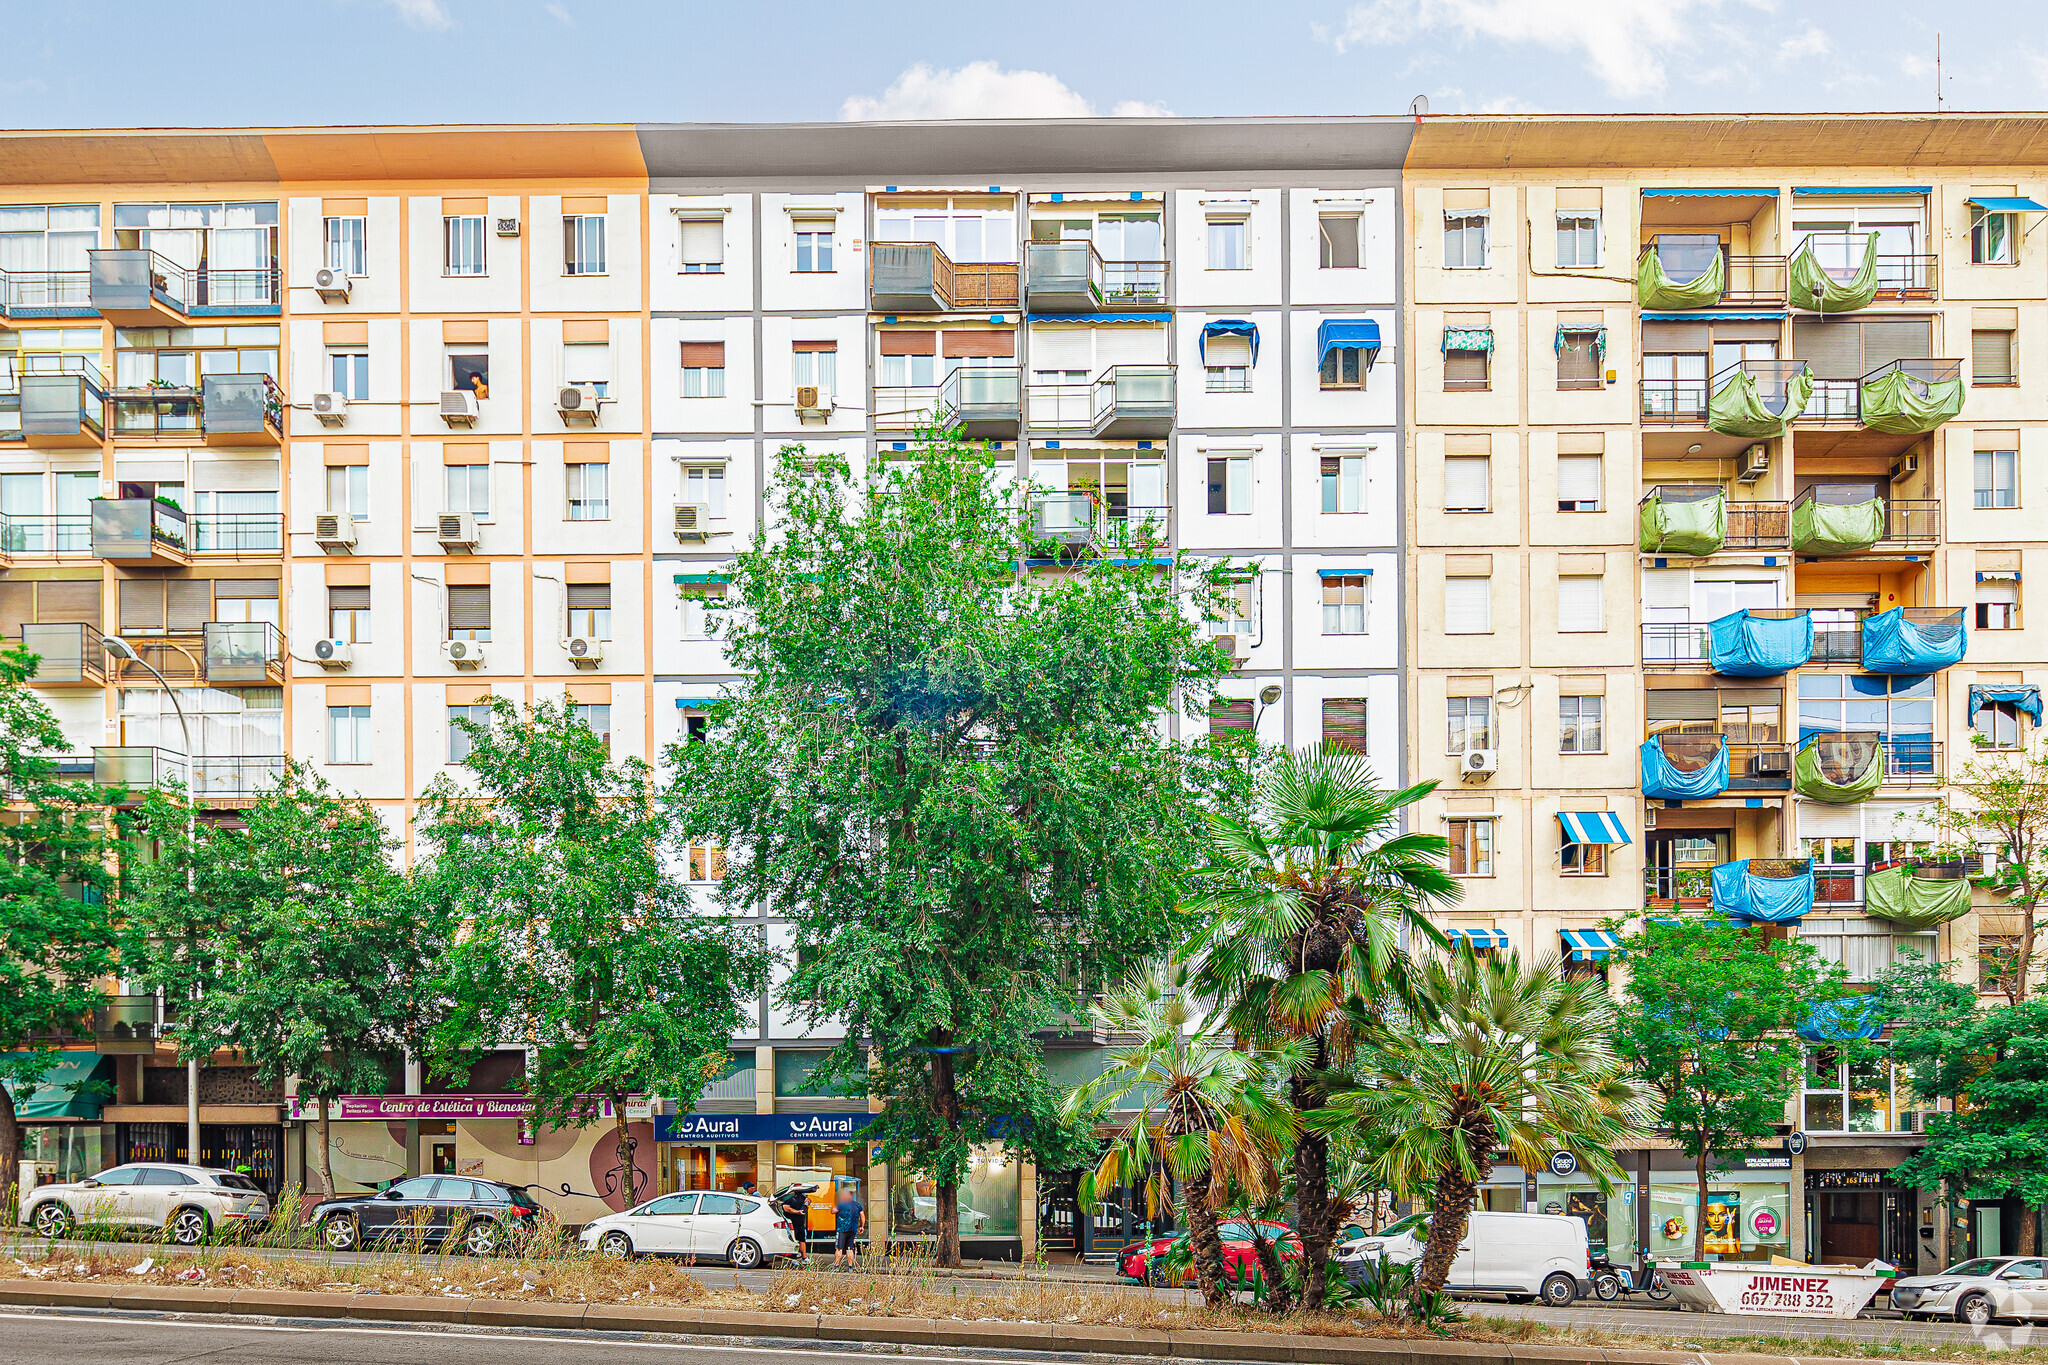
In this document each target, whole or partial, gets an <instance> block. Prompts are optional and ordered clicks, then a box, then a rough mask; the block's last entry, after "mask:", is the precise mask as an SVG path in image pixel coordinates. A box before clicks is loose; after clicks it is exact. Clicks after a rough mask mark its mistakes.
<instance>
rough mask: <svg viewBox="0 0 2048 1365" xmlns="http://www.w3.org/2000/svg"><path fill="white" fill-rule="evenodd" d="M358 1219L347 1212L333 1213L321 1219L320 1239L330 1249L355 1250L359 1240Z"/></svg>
mask: <svg viewBox="0 0 2048 1365" xmlns="http://www.w3.org/2000/svg"><path fill="white" fill-rule="evenodd" d="M358 1236H359V1234H358V1230H357V1228H356V1220H355V1219H354V1217H352V1216H351V1215H349V1214H346V1213H333V1214H329V1215H328V1216H327V1217H325V1218H323V1219H321V1220H320V1240H321V1241H323V1242H325V1243H326V1244H327V1249H328V1250H329V1251H354V1250H355V1249H356V1242H357V1240H358Z"/></svg>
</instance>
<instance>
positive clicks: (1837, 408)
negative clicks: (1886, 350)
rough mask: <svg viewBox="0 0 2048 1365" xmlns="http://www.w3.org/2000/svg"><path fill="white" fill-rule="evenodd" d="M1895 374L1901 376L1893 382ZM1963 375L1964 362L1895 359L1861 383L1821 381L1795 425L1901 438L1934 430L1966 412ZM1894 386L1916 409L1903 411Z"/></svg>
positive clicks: (1860, 381)
mask: <svg viewBox="0 0 2048 1365" xmlns="http://www.w3.org/2000/svg"><path fill="white" fill-rule="evenodd" d="M1894 374H1897V375H1899V376H1901V378H1900V379H1898V380H1891V379H1890V376H1892V375H1894ZM1962 374H1963V362H1962V361H1960V360H1894V361H1892V362H1891V363H1890V364H1887V365H1880V366H1878V367H1877V368H1876V369H1874V370H1872V371H1871V372H1870V373H1868V374H1866V375H1864V376H1863V377H1862V378H1860V379H1821V378H1817V377H1816V378H1815V379H1814V381H1813V396H1812V397H1811V398H1809V399H1808V400H1807V403H1806V410H1805V411H1804V412H1802V413H1800V414H1799V416H1798V417H1796V418H1795V419H1794V421H1795V422H1796V423H1798V424H1799V425H1802V426H1816V425H1836V426H1840V425H1844V424H1854V425H1857V426H1868V427H1870V428H1871V429H1872V430H1878V431H1888V432H1895V433H1897V434H1902V435H1913V434H1918V433H1922V432H1927V431H1932V430H1934V429H1935V428H1936V427H1938V426H1940V425H1941V424H1942V423H1943V422H1945V421H1947V420H1948V419H1949V418H1951V417H1953V416H1955V414H1956V413H1957V412H1959V411H1960V410H1961V409H1962V402H1963V384H1962ZM1891 388H1898V389H1901V390H1902V391H1903V392H1904V394H1905V395H1906V396H1907V399H1908V400H1909V401H1910V402H1911V403H1912V404H1913V405H1914V409H1913V410H1912V411H1901V410H1900V409H1901V407H1902V403H1901V402H1900V400H1899V399H1897V398H1893V399H1890V400H1887V398H1886V397H1885V394H1886V393H1887V391H1888V390H1889V389H1891Z"/></svg>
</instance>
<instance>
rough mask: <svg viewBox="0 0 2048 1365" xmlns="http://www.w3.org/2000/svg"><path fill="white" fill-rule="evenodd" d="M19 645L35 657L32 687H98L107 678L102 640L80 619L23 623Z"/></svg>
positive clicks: (103, 642)
mask: <svg viewBox="0 0 2048 1365" xmlns="http://www.w3.org/2000/svg"><path fill="white" fill-rule="evenodd" d="M21 645H22V648H24V649H26V650H27V651H28V652H29V653H31V654H33V655H35V656H36V657H37V664H36V672H35V676H34V677H32V678H30V679H29V685H30V686H32V687H63V686H72V685H88V686H94V687H97V686H99V685H100V684H102V683H104V682H105V681H106V676H107V662H106V660H107V656H106V644H105V641H104V640H103V639H102V638H101V636H100V633H99V631H98V629H97V628H95V627H93V626H90V625H87V624H86V623H85V622H83V621H27V622H24V623H23V624H22V627H21Z"/></svg>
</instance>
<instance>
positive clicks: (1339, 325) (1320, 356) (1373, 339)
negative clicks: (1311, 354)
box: [1316, 318, 1380, 369]
mask: <svg viewBox="0 0 2048 1365" xmlns="http://www.w3.org/2000/svg"><path fill="white" fill-rule="evenodd" d="M1332 351H1364V352H1365V365H1366V368H1367V369H1371V368H1372V361H1373V357H1374V356H1376V355H1378V354H1379V353H1380V325H1379V324H1378V323H1377V322H1374V321H1373V320H1372V319H1371V318H1342V319H1340V318H1329V319H1326V320H1324V321H1323V322H1322V323H1321V324H1319V325H1318V326H1317V327H1316V364H1317V365H1321V364H1322V363H1323V362H1324V361H1325V360H1328V359H1329V358H1330V352H1332Z"/></svg>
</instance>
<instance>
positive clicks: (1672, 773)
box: [1642, 736, 1728, 801]
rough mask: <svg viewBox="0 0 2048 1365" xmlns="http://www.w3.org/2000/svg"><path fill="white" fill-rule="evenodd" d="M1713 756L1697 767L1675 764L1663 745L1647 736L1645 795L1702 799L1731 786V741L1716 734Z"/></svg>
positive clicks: (1680, 799)
mask: <svg viewBox="0 0 2048 1365" xmlns="http://www.w3.org/2000/svg"><path fill="white" fill-rule="evenodd" d="M1702 738H1704V736H1702ZM1715 738H1716V740H1717V741H1718V742H1717V743H1716V744H1715V746H1714V756H1713V757H1712V758H1711V759H1709V760H1708V761H1707V762H1706V763H1704V764H1702V765H1701V766H1700V767H1698V768H1694V769H1689V770H1688V769H1681V768H1678V767H1677V766H1675V765H1674V764H1673V763H1672V762H1671V759H1670V757H1669V756H1668V755H1667V754H1665V752H1664V746H1663V745H1662V744H1659V743H1658V742H1657V741H1656V740H1654V739H1649V740H1644V741H1643V749H1642V757H1643V795H1644V796H1647V797H1649V798H1650V799H1651V800H1653V801H1701V800H1704V799H1706V798H1707V797H1709V796H1719V795H1720V794H1721V793H1722V792H1724V791H1727V790H1728V742H1727V741H1726V740H1725V739H1720V737H1719V736H1716V737H1715Z"/></svg>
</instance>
